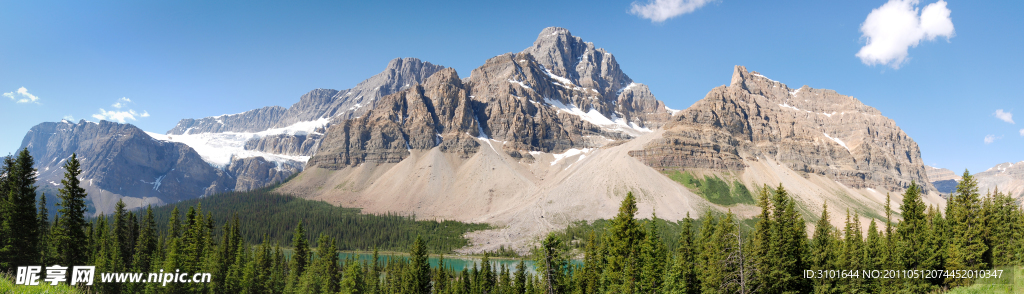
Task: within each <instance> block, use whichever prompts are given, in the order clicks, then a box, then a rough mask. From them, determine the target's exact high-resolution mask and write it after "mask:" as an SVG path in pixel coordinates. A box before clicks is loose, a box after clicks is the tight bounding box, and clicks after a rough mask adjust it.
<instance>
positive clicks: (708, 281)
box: [694, 211, 721, 293]
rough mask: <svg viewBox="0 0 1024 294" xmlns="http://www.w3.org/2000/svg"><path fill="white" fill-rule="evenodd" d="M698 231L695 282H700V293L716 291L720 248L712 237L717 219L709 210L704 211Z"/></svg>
mask: <svg viewBox="0 0 1024 294" xmlns="http://www.w3.org/2000/svg"><path fill="white" fill-rule="evenodd" d="M702 218H703V221H702V222H701V225H700V231H699V232H698V233H697V236H698V237H697V242H696V244H695V245H696V246H694V247H695V248H696V249H697V261H696V268H697V282H698V283H699V284H700V292H701V293H717V292H719V289H718V286H719V284H720V280H719V279H717V272H716V271H717V268H718V260H720V257H719V256H720V254H721V252H720V248H718V247H717V246H718V245H716V244H715V243H716V240H715V239H714V235H715V227H717V223H718V220H717V219H716V218H715V216H714V215H712V214H711V211H707V212H705V213H704V216H703V217H702Z"/></svg>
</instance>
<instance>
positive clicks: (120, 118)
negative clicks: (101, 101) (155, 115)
mask: <svg viewBox="0 0 1024 294" xmlns="http://www.w3.org/2000/svg"><path fill="white" fill-rule="evenodd" d="M129 103H131V104H135V103H134V102H132V100H131V99H128V98H127V97H121V99H117V102H115V103H114V104H113V105H111V106H113V107H114V108H117V109H116V110H111V111H107V110H105V109H103V108H100V113H97V114H93V115H92V117H93V118H96V119H98V120H110V121H116V122H119V123H125V122H127V121H129V120H132V121H134V120H138V119H137V118H139V117H149V112H148V111H145V110H143V111H142V113H138V112H137V111H135V110H134V109H128V110H127V111H123V110H120V109H121V108H125V107H128V104H129Z"/></svg>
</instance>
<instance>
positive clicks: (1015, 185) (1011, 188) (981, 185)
mask: <svg viewBox="0 0 1024 294" xmlns="http://www.w3.org/2000/svg"><path fill="white" fill-rule="evenodd" d="M974 178H975V179H976V180H978V192H980V193H982V194H985V193H987V192H995V191H996V190H997V189H998V190H999V191H1000V192H1003V193H1005V194H1007V195H1010V197H1013V198H1016V199H1017V201H1018V202H1020V201H1024V161H1021V162H1017V163H1012V162H1006V163H1001V164H998V165H996V166H993V167H992V168H989V169H988V170H985V171H984V172H980V173H977V174H975V175H974Z"/></svg>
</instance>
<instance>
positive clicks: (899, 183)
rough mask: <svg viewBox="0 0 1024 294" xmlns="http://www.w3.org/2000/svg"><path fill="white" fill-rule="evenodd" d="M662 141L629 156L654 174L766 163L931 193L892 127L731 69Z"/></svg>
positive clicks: (830, 99) (861, 184) (859, 108)
mask: <svg viewBox="0 0 1024 294" xmlns="http://www.w3.org/2000/svg"><path fill="white" fill-rule="evenodd" d="M664 129H665V133H664V136H663V138H662V139H660V140H656V141H654V142H651V143H650V144H648V145H646V146H645V147H644V148H643V149H642V150H637V151H634V152H632V153H631V155H632V156H634V157H636V158H638V159H640V160H643V161H644V162H645V163H647V165H649V166H651V167H655V168H684V169H685V168H700V169H710V170H722V171H727V170H731V171H740V170H743V169H744V168H745V167H746V164H745V163H744V160H755V161H756V160H764V159H766V158H767V159H771V160H773V161H775V162H778V163H779V164H782V165H784V166H786V167H788V168H789V169H791V170H794V171H800V172H804V173H809V174H818V175H823V176H827V177H829V178H832V179H834V180H835V181H838V182H840V183H842V184H844V185H847V186H849V187H853V188H872V187H885V188H887V189H888V190H890V191H901V190H902V189H905V188H906V187H908V186H909V185H910V183H911V181H916V182H917V183H919V184H922V185H923V186H924V187H925V191H926V192H927V191H932V190H934V188H933V187H932V186H931V184H930V182H929V181H928V179H927V177H926V175H925V168H924V164H923V163H922V161H921V151H920V149H919V148H918V146H917V143H915V142H914V141H913V140H912V139H911V138H910V137H909V136H907V134H906V133H904V132H903V131H902V130H900V128H899V127H898V126H896V123H895V122H893V121H892V120H891V119H888V118H886V117H884V116H882V115H881V113H880V112H879V111H878V110H876V109H874V108H872V107H869V106H867V105H864V104H863V103H861V102H860V101H859V100H857V99H856V98H853V97H849V96H843V95H840V94H838V93H836V92H835V91H832V90H820V89H812V88H810V87H807V86H804V87H802V88H799V89H791V88H789V87H788V86H786V85H785V84H782V83H779V82H777V81H773V80H771V79H768V78H766V77H764V76H763V75H760V74H758V73H757V72H748V71H747V69H746V68H744V67H742V66H737V67H736V69H735V71H734V73H733V76H732V81H731V83H730V85H729V86H721V87H717V88H715V89H713V90H711V92H709V93H708V94H707V96H706V97H705V98H704V99H703V100H700V101H698V102H697V103H695V104H694V105H693V106H691V107H690V108H688V109H686V110H683V111H682V112H680V113H679V114H677V115H676V116H674V117H673V118H672V121H671V122H669V123H668V124H666V125H665V127H664Z"/></svg>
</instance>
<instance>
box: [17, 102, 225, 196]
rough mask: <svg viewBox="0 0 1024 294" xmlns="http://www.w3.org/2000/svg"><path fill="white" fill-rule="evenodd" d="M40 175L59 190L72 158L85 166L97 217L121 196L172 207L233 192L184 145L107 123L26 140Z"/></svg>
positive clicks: (41, 130) (44, 127) (60, 127)
mask: <svg viewBox="0 0 1024 294" xmlns="http://www.w3.org/2000/svg"><path fill="white" fill-rule="evenodd" d="M21 148H28V150H29V153H31V154H32V155H33V157H35V160H36V169H38V170H39V183H40V184H39V185H41V186H51V185H52V186H57V185H59V184H60V180H61V179H62V178H63V177H64V170H63V165H64V163H65V161H66V160H67V159H69V158H70V157H71V154H72V153H76V154H77V155H78V159H79V161H80V162H81V164H82V178H83V181H82V183H83V185H84V186H85V188H86V189H87V190H88V191H89V192H90V198H91V199H92V201H93V204H94V206H95V207H96V208H97V210H98V211H106V212H109V210H108V209H112V208H113V204H114V203H116V202H117V199H118V198H120V197H118V196H123V197H131V198H134V200H135V201H129V200H126V202H131V203H136V204H139V206H141V205H144V204H148V203H156V204H162V203H173V202H176V201H179V200H182V199H190V198H195V197H198V196H202V195H209V194H212V193H216V192H223V191H229V190H231V189H234V182H233V181H232V180H231V177H230V176H228V175H227V174H226V173H224V172H223V171H221V170H218V169H216V168H214V167H212V166H210V165H209V164H208V163H206V162H205V161H203V160H202V158H200V157H199V154H197V153H196V152H195V151H194V150H192V148H189V147H188V146H186V145H185V144H181V143H173V142H165V141H158V140H155V139H153V138H152V137H150V136H149V135H147V134H146V133H145V132H143V131H142V130H140V129H138V128H136V127H135V126H132V125H128V124H118V123H112V122H107V121H101V122H99V123H93V122H86V121H84V120H83V121H80V122H79V123H77V124H74V123H70V122H67V121H63V122H56V123H54V122H47V123H42V124H39V125H36V126H35V127H32V129H31V130H29V132H28V134H26V135H25V139H24V140H23V141H22V143H21Z"/></svg>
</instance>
